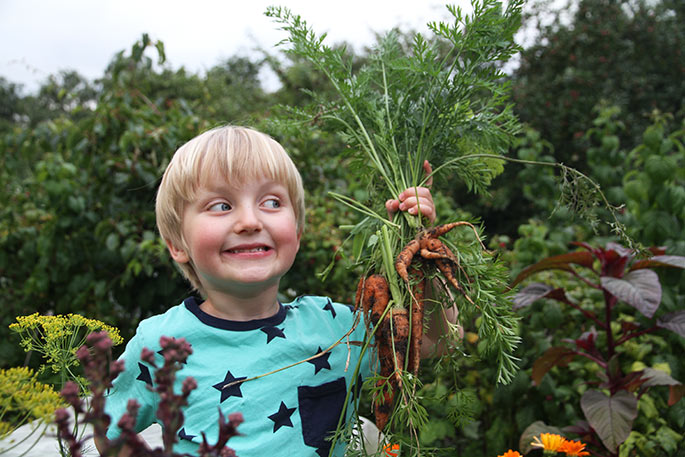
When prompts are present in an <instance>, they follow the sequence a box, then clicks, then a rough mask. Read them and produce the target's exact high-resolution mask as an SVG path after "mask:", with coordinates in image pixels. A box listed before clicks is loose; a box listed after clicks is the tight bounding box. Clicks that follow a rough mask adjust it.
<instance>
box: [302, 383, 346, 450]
mask: <svg viewBox="0 0 685 457" xmlns="http://www.w3.org/2000/svg"><path fill="white" fill-rule="evenodd" d="M346 394H347V387H346V385H345V378H338V379H336V380H335V381H331V382H327V383H325V384H321V385H319V386H300V387H298V388H297V399H298V402H299V406H300V407H299V410H300V419H301V421H302V436H303V438H304V443H305V444H306V445H307V446H311V447H315V448H317V453H318V454H319V455H328V453H329V451H330V449H331V444H332V443H331V441H330V440H327V439H326V438H329V437H330V436H331V435H332V434H333V432H335V429H336V427H337V426H338V419H339V418H340V414H341V413H342V410H343V406H344V404H345V396H346Z"/></svg>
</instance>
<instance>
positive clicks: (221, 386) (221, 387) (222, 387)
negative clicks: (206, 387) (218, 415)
mask: <svg viewBox="0 0 685 457" xmlns="http://www.w3.org/2000/svg"><path fill="white" fill-rule="evenodd" d="M243 379H247V377H246V376H243V377H241V378H235V377H233V375H232V374H231V372H230V371H227V372H226V377H225V378H224V380H223V381H221V382H220V383H218V384H214V385H213V386H212V387H214V388H215V389H216V390H218V391H220V392H221V401H220V402H219V403H223V402H224V400H226V399H227V398H228V397H242V396H243V392H242V391H241V390H240V384H241V383H239V382H238V383H236V384H233V385H232V386H229V385H230V384H231V383H233V382H236V381H242V380H243ZM226 386H228V387H226Z"/></svg>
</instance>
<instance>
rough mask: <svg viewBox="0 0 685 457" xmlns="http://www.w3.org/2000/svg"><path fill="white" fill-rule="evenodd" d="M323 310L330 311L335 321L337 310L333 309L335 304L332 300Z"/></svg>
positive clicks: (329, 300)
mask: <svg viewBox="0 0 685 457" xmlns="http://www.w3.org/2000/svg"><path fill="white" fill-rule="evenodd" d="M323 309H324V310H326V311H330V312H331V314H332V315H333V319H335V309H334V308H333V302H332V301H331V299H330V298H329V299H328V303H326V306H324V307H323Z"/></svg>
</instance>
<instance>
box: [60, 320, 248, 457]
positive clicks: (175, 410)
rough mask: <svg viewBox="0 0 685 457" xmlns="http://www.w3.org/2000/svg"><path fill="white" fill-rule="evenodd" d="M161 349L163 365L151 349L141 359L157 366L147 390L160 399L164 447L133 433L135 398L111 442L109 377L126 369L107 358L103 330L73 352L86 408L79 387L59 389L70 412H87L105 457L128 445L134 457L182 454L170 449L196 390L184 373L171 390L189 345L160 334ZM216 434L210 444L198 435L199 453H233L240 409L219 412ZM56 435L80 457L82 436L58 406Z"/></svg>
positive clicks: (222, 456) (202, 456)
mask: <svg viewBox="0 0 685 457" xmlns="http://www.w3.org/2000/svg"><path fill="white" fill-rule="evenodd" d="M160 346H161V348H162V350H161V353H162V355H163V356H164V364H163V365H162V367H159V368H158V367H157V365H156V363H155V353H154V352H152V351H150V350H148V349H147V348H146V349H143V351H142V354H141V360H143V361H145V362H147V363H149V364H150V365H152V366H153V367H154V368H155V386H156V387H154V388H151V389H152V390H154V391H155V392H157V394H158V395H159V397H160V402H159V405H158V409H157V417H158V418H159V419H160V421H161V422H162V428H163V430H164V432H163V436H162V441H163V444H164V447H163V448H157V449H150V448H149V447H148V446H147V444H146V443H145V442H144V441H143V439H142V438H140V437H139V436H138V433H137V432H136V417H137V416H138V409H139V405H138V403H137V402H136V401H135V400H130V401H129V403H128V404H127V407H126V413H125V414H124V415H123V416H122V417H121V418H120V419H119V422H117V425H118V426H119V428H120V429H121V434H120V436H119V437H118V438H116V439H114V440H109V439H107V437H106V432H107V428H108V427H109V424H110V422H111V419H110V418H109V416H108V415H107V414H105V393H106V392H107V389H109V388H110V387H112V381H113V380H114V378H116V377H117V375H118V374H119V373H121V372H122V371H123V369H124V366H123V363H122V362H120V361H117V362H111V361H110V360H111V347H112V342H111V340H110V339H109V336H107V333H106V332H94V333H91V334H90V335H88V337H87V339H86V344H85V345H84V346H82V347H81V348H80V349H79V350H78V351H77V353H76V355H77V357H78V359H79V360H80V361H81V364H82V365H83V368H84V372H85V375H86V378H87V379H88V380H89V381H90V384H89V387H90V391H91V394H92V399H91V402H90V408H89V409H88V411H86V408H84V402H83V400H82V399H81V397H80V395H79V388H78V386H77V385H76V384H75V383H71V382H70V383H67V384H66V385H65V387H64V389H63V390H62V396H63V397H64V399H65V400H66V401H67V402H68V403H69V404H70V405H71V406H72V407H73V409H74V413H75V414H76V415H77V416H78V415H79V414H83V413H84V412H85V418H84V420H83V422H85V423H87V424H91V425H92V426H93V437H94V438H95V440H96V442H97V443H98V447H99V450H100V452H101V455H102V456H103V457H113V456H117V455H119V453H120V451H121V450H122V449H128V450H129V451H130V452H131V455H132V456H133V457H185V456H186V455H181V454H177V453H174V452H173V450H172V447H173V445H174V443H175V442H176V441H177V432H178V430H179V429H180V428H181V426H182V425H183V421H184V418H183V412H182V408H183V407H184V406H186V405H187V404H188V396H189V395H190V393H191V392H192V391H193V390H194V389H195V388H197V383H196V381H195V380H194V379H193V378H191V377H187V378H186V379H185V380H184V381H183V383H182V387H181V393H180V394H175V393H174V390H173V387H174V381H175V379H176V373H177V372H178V371H179V370H180V369H181V365H182V364H183V363H184V362H185V361H186V359H187V358H188V356H189V355H190V354H191V353H192V349H191V347H190V344H188V342H187V341H185V339H183V338H181V339H175V338H168V337H162V338H160ZM219 415H220V417H219V424H218V426H219V438H218V440H217V443H216V444H215V445H209V444H208V443H207V440H206V438H205V434H204V433H203V434H202V437H203V443H202V444H201V445H200V448H199V450H198V456H199V457H234V456H235V452H234V451H233V450H232V449H230V448H228V447H226V443H227V442H228V440H229V439H230V438H231V437H233V436H236V435H238V431H237V427H238V425H240V424H241V423H242V422H243V416H242V414H240V413H234V414H231V415H229V420H228V422H226V420H225V418H224V416H223V414H221V411H219ZM55 421H56V423H57V427H58V431H59V435H60V437H61V438H62V439H63V440H64V441H65V442H66V443H67V444H68V446H69V449H70V452H71V455H72V456H73V457H81V455H82V454H81V446H82V444H83V440H85V439H87V438H89V437H84V439H83V440H78V438H77V437H76V436H74V434H73V433H72V430H71V428H70V426H69V414H68V413H67V411H66V410H64V409H60V410H58V411H57V412H56V414H55Z"/></svg>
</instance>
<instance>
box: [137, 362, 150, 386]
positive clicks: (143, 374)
mask: <svg viewBox="0 0 685 457" xmlns="http://www.w3.org/2000/svg"><path fill="white" fill-rule="evenodd" d="M138 368H139V369H140V374H139V375H138V377H137V378H136V379H137V380H138V381H143V382H144V383H145V384H147V385H149V386H151V385H152V376H151V375H150V369H149V368H148V367H146V366H145V365H143V364H142V363H140V362H138Z"/></svg>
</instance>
